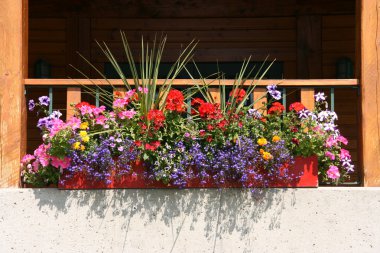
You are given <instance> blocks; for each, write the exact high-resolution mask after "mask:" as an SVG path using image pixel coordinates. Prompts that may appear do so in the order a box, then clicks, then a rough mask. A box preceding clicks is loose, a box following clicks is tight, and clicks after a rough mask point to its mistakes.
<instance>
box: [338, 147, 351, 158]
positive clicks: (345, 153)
mask: <svg viewBox="0 0 380 253" xmlns="http://www.w3.org/2000/svg"><path fill="white" fill-rule="evenodd" d="M343 159H351V155H350V152H349V151H348V150H347V149H344V148H342V149H341V150H340V160H343Z"/></svg>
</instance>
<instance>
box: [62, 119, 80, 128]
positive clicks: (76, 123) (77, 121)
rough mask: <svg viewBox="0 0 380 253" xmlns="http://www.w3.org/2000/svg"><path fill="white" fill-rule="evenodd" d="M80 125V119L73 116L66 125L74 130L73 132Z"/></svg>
mask: <svg viewBox="0 0 380 253" xmlns="http://www.w3.org/2000/svg"><path fill="white" fill-rule="evenodd" d="M80 123H81V121H80V119H79V118H77V117H75V116H73V117H71V118H70V119H69V120H68V121H67V123H66V125H67V126H69V127H70V128H72V129H73V130H76V129H78V128H79V127H80Z"/></svg>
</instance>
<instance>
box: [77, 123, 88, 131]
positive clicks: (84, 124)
mask: <svg viewBox="0 0 380 253" xmlns="http://www.w3.org/2000/svg"><path fill="white" fill-rule="evenodd" d="M87 127H88V122H83V123H80V126H79V128H80V129H82V130H86V129H87Z"/></svg>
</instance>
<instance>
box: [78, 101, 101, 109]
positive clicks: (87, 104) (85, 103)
mask: <svg viewBox="0 0 380 253" xmlns="http://www.w3.org/2000/svg"><path fill="white" fill-rule="evenodd" d="M82 106H89V107H91V108H95V107H96V106H95V105H90V104H89V103H88V102H80V103H78V104H76V105H75V108H77V109H80V108H81V107H82Z"/></svg>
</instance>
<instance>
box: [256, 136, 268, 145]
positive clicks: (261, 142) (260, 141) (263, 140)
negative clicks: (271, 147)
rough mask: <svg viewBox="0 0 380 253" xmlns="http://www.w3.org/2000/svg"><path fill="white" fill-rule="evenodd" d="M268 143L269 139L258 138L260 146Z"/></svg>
mask: <svg viewBox="0 0 380 253" xmlns="http://www.w3.org/2000/svg"><path fill="white" fill-rule="evenodd" d="M267 143H268V141H267V139H265V138H260V139H258V140H257V144H259V145H260V146H264V145H267Z"/></svg>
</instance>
